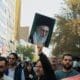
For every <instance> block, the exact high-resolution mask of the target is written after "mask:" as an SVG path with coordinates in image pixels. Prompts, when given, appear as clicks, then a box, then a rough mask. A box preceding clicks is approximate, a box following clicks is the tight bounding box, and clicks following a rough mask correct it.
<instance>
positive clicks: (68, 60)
mask: <svg viewBox="0 0 80 80" xmlns="http://www.w3.org/2000/svg"><path fill="white" fill-rule="evenodd" d="M62 65H63V69H65V70H66V71H67V70H71V68H72V66H73V57H72V55H71V54H69V53H66V54H63V57H62Z"/></svg>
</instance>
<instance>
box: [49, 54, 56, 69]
mask: <svg viewBox="0 0 80 80" xmlns="http://www.w3.org/2000/svg"><path fill="white" fill-rule="evenodd" d="M49 60H50V62H51V65H52V68H53V70H57V57H56V56H54V55H53V56H51V57H50V58H49Z"/></svg>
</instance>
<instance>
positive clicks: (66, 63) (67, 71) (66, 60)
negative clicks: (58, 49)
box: [55, 52, 79, 80]
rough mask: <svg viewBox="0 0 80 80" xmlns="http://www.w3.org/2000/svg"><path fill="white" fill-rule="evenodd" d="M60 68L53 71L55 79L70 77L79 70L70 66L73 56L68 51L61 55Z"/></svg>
mask: <svg viewBox="0 0 80 80" xmlns="http://www.w3.org/2000/svg"><path fill="white" fill-rule="evenodd" d="M62 66H63V68H62V70H57V71H56V72H55V74H56V78H57V80H61V79H63V78H67V77H71V76H75V75H78V74H79V72H77V71H76V70H74V69H73V68H72V66H73V57H72V55H71V54H70V53H68V52H66V54H64V55H63V57H62Z"/></svg>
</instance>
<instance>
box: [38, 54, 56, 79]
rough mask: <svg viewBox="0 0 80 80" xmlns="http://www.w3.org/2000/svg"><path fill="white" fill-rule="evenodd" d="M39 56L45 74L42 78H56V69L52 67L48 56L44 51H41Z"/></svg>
mask: <svg viewBox="0 0 80 80" xmlns="http://www.w3.org/2000/svg"><path fill="white" fill-rule="evenodd" d="M39 57H40V61H41V63H42V66H43V70H44V76H42V77H41V78H40V80H56V76H55V73H54V70H53V69H52V67H51V64H50V62H49V60H48V58H47V57H46V56H45V55H44V54H43V53H41V54H40V55H39Z"/></svg>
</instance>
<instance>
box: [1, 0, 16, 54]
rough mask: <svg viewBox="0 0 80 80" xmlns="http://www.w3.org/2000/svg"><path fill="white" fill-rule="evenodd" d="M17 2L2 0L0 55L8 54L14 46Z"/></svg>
mask: <svg viewBox="0 0 80 80" xmlns="http://www.w3.org/2000/svg"><path fill="white" fill-rule="evenodd" d="M15 11H16V0H0V53H7V52H8V50H9V47H10V44H12V43H13V42H12V40H13V34H14V32H13V30H14V26H15V16H16V14H15Z"/></svg>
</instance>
